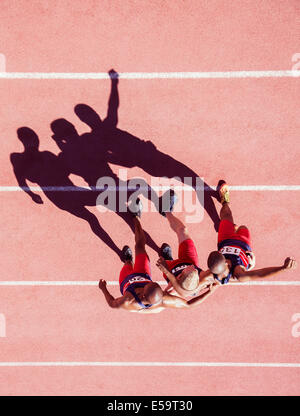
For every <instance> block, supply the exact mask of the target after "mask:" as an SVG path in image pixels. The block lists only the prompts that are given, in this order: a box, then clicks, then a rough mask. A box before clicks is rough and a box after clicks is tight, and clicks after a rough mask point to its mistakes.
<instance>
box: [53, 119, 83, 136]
mask: <svg viewBox="0 0 300 416" xmlns="http://www.w3.org/2000/svg"><path fill="white" fill-rule="evenodd" d="M51 129H52V131H53V133H54V134H53V136H52V137H53V139H54V140H59V141H61V140H62V141H68V140H70V139H72V138H74V137H75V136H76V137H77V136H78V133H77V130H76V129H75V127H74V125H73V124H72V123H70V122H69V121H68V120H66V119H65V118H58V119H57V120H54V121H52V123H51Z"/></svg>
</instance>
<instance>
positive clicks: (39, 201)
mask: <svg viewBox="0 0 300 416" xmlns="http://www.w3.org/2000/svg"><path fill="white" fill-rule="evenodd" d="M31 199H32V200H33V202H35V203H36V204H43V203H44V202H43V200H42V198H41V197H40V196H39V195H37V194H32V196H31Z"/></svg>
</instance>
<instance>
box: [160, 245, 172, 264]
mask: <svg viewBox="0 0 300 416" xmlns="http://www.w3.org/2000/svg"><path fill="white" fill-rule="evenodd" d="M159 254H160V256H162V257H163V258H164V259H165V260H173V256H172V249H171V247H170V246H169V244H167V243H163V244H162V246H161V248H160V251H159Z"/></svg>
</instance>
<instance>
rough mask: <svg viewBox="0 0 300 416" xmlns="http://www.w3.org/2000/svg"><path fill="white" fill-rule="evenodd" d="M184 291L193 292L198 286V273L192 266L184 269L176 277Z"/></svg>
mask: <svg viewBox="0 0 300 416" xmlns="http://www.w3.org/2000/svg"><path fill="white" fill-rule="evenodd" d="M178 280H179V281H180V283H181V286H182V287H183V289H185V290H195V289H197V287H198V286H199V273H198V271H197V270H196V269H195V267H194V266H193V265H191V266H188V267H186V268H185V269H184V270H183V271H182V272H181V273H180V275H179V276H178Z"/></svg>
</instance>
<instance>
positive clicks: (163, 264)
mask: <svg viewBox="0 0 300 416" xmlns="http://www.w3.org/2000/svg"><path fill="white" fill-rule="evenodd" d="M156 266H157V267H158V268H159V270H161V271H162V272H163V273H164V274H165V275H166V277H167V278H168V279H169V280H170V282H171V284H172V286H173V287H174V289H175V290H176V292H177V293H178V294H179V295H181V296H187V295H189V294H190V293H189V291H187V290H184V289H183V288H182V286H181V285H180V284H179V282H178V280H177V279H176V277H175V276H174V274H172V273H171V272H170V271H169V270H168V269H167V264H166V261H165V259H164V258H163V257H160V258H159V259H158V260H157V263H156Z"/></svg>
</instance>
